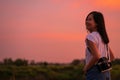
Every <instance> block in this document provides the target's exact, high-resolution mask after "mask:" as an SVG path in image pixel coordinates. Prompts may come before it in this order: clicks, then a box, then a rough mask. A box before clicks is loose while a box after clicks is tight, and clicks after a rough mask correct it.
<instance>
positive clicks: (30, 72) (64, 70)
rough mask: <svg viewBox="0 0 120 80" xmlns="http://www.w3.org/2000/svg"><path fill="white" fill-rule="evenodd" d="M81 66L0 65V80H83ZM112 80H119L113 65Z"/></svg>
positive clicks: (117, 70)
mask: <svg viewBox="0 0 120 80" xmlns="http://www.w3.org/2000/svg"><path fill="white" fill-rule="evenodd" d="M82 69H83V65H82V64H79V65H47V66H45V65H28V66H15V65H1V66H0V80H85V76H84V74H83V72H82ZM111 77H112V80H120V65H113V69H112V70H111Z"/></svg>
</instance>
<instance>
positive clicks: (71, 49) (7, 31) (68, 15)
mask: <svg viewBox="0 0 120 80" xmlns="http://www.w3.org/2000/svg"><path fill="white" fill-rule="evenodd" d="M91 11H100V12H102V13H103V14H104V18H105V23H106V28H107V32H108V35H109V38H110V46H111V48H112V50H113V52H114V54H115V56H116V57H120V53H119V49H120V48H119V45H120V42H119V41H120V36H119V34H120V24H119V23H120V1H119V0H117V1H115V0H106V1H104V0H0V60H2V59H4V58H9V57H11V58H13V59H16V58H25V59H28V60H35V61H47V62H71V61H72V60H73V59H81V58H84V57H85V41H84V39H85V36H86V34H87V31H86V29H85V18H86V16H87V14H88V13H89V12H91Z"/></svg>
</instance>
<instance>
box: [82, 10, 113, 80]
mask: <svg viewBox="0 0 120 80" xmlns="http://www.w3.org/2000/svg"><path fill="white" fill-rule="evenodd" d="M85 23H86V29H87V30H88V32H89V34H88V35H87V36H86V46H87V47H86V64H85V66H84V69H83V71H84V73H85V74H86V80H110V79H111V78H110V71H106V72H100V71H99V70H98V68H97V66H96V65H95V64H96V63H97V61H98V60H99V58H100V57H107V55H106V54H107V52H109V57H110V61H112V60H113V59H114V55H113V52H112V50H111V49H110V47H108V50H109V51H108V50H107V47H106V45H107V44H108V43H109V38H108V35H107V32H106V28H105V22H104V17H103V15H102V13H101V12H97V11H92V12H91V13H89V14H88V16H87V17H86V22H85Z"/></svg>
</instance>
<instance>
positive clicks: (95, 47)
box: [83, 39, 100, 73]
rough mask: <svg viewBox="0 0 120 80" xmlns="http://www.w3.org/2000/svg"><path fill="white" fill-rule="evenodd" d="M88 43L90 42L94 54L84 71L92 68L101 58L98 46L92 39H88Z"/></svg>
mask: <svg viewBox="0 0 120 80" xmlns="http://www.w3.org/2000/svg"><path fill="white" fill-rule="evenodd" d="M87 44H88V47H89V49H90V51H91V54H92V56H93V57H92V59H91V60H90V62H89V63H88V64H87V65H85V67H84V69H83V71H84V72H85V73H86V71H87V70H88V69H90V68H91V67H92V66H93V65H94V64H95V63H96V62H97V61H98V60H99V58H100V55H99V52H98V49H97V46H96V44H95V43H94V42H92V41H90V40H88V39H87Z"/></svg>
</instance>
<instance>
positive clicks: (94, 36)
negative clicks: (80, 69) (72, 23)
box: [85, 31, 107, 64]
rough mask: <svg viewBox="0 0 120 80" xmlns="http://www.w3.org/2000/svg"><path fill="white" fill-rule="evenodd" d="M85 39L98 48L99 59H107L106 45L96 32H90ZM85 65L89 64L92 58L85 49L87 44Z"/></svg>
mask: <svg viewBox="0 0 120 80" xmlns="http://www.w3.org/2000/svg"><path fill="white" fill-rule="evenodd" d="M86 39H88V40H90V41H92V42H94V43H95V44H96V46H97V48H98V51H99V53H100V57H103V56H104V57H107V48H106V45H105V44H104V43H103V41H102V38H101V36H100V34H99V33H98V32H97V31H94V32H91V33H89V34H88V35H87V36H86ZM85 42H86V41H85ZM85 52H86V55H85V56H86V59H85V61H86V64H88V63H89V61H90V60H91V58H92V54H91V53H90V51H89V50H88V48H87V42H86V51H85Z"/></svg>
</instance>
